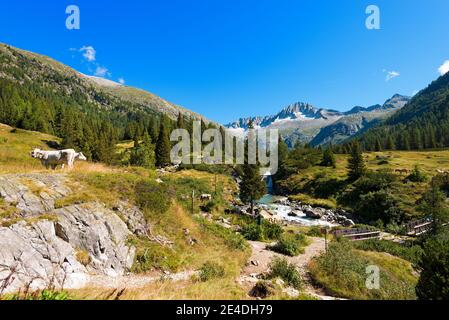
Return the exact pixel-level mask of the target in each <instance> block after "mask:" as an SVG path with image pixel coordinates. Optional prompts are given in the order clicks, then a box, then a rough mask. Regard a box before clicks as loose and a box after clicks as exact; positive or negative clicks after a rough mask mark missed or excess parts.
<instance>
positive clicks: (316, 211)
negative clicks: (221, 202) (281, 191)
mask: <svg viewBox="0 0 449 320" xmlns="http://www.w3.org/2000/svg"><path fill="white" fill-rule="evenodd" d="M236 211H237V212H240V213H243V214H249V213H250V209H249V206H248V205H244V206H236ZM255 212H256V213H261V214H262V216H264V218H266V219H269V220H274V221H278V222H286V223H296V224H300V225H304V226H329V227H332V226H339V225H341V226H345V227H350V226H353V225H354V224H355V223H354V221H353V219H352V216H351V214H350V213H348V212H346V211H344V210H342V209H336V210H331V209H325V208H320V207H312V206H310V205H307V204H303V203H300V202H297V201H291V200H289V199H288V198H287V197H279V196H272V195H266V196H265V197H263V198H262V199H260V200H259V201H258V203H257V205H256V206H255Z"/></svg>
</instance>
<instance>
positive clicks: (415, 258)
mask: <svg viewBox="0 0 449 320" xmlns="http://www.w3.org/2000/svg"><path fill="white" fill-rule="evenodd" d="M353 246H354V248H356V249H359V250H365V251H377V252H386V253H389V254H391V255H393V256H396V257H400V258H402V259H405V260H407V261H410V262H412V263H413V264H415V265H416V264H417V263H418V262H419V261H420V259H421V256H422V253H423V250H422V248H421V247H420V246H418V245H411V246H407V245H401V244H399V243H396V242H393V241H388V240H377V239H371V240H365V241H357V242H354V243H353Z"/></svg>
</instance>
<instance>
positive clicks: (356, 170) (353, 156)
mask: <svg viewBox="0 0 449 320" xmlns="http://www.w3.org/2000/svg"><path fill="white" fill-rule="evenodd" d="M348 170H349V171H348V178H349V180H351V181H355V180H357V179H358V178H360V177H361V176H363V175H364V174H365V172H366V166H365V160H364V159H363V153H362V150H361V148H360V144H359V142H357V141H356V142H354V143H353V144H352V146H351V151H350V154H349V159H348Z"/></svg>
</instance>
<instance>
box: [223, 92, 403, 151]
mask: <svg viewBox="0 0 449 320" xmlns="http://www.w3.org/2000/svg"><path fill="white" fill-rule="evenodd" d="M409 101H410V97H406V96H403V95H399V94H395V95H394V96H393V97H391V98H390V99H388V100H387V101H386V102H385V103H384V104H382V105H380V104H377V105H373V106H370V107H366V108H365V107H361V106H355V107H353V108H352V109H350V110H349V111H347V112H340V111H336V110H332V109H322V108H316V107H314V106H312V105H311V104H308V103H303V102H297V103H294V104H291V105H289V106H287V107H285V108H284V109H282V110H281V111H280V112H279V113H277V114H275V115H270V116H262V117H249V118H241V119H239V120H237V121H235V122H233V123H229V124H227V125H226V127H227V128H229V129H231V130H232V131H233V132H234V134H236V135H240V134H244V132H245V131H246V130H247V129H248V124H249V122H250V120H252V121H253V124H254V126H255V128H265V129H278V130H279V132H280V134H281V135H282V137H283V138H284V139H285V141H286V142H287V144H288V145H289V146H293V145H294V144H295V143H296V142H297V141H299V142H301V143H310V144H312V145H314V146H319V145H327V144H329V143H333V144H337V143H341V142H343V141H345V140H346V139H348V138H350V137H352V136H354V135H356V134H359V133H361V132H363V131H366V130H367V129H369V128H371V127H372V126H374V125H375V124H377V123H379V121H381V120H383V119H386V118H388V117H389V116H391V115H392V114H394V113H395V112H397V111H398V110H400V109H401V108H402V107H404V106H405V105H406V104H407V103H408V102H409Z"/></svg>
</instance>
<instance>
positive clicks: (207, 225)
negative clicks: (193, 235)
mask: <svg viewBox="0 0 449 320" xmlns="http://www.w3.org/2000/svg"><path fill="white" fill-rule="evenodd" d="M199 223H200V225H201V227H202V228H204V229H206V230H207V231H209V232H211V233H213V234H215V235H216V236H218V237H220V238H222V239H223V241H224V243H225V244H226V245H227V246H228V247H229V248H230V249H233V250H245V249H247V248H248V244H247V242H246V241H245V238H244V237H243V236H242V235H241V234H238V233H235V232H234V231H232V230H231V229H227V228H224V227H222V226H220V225H218V224H216V223H212V222H209V221H207V220H206V219H199Z"/></svg>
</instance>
